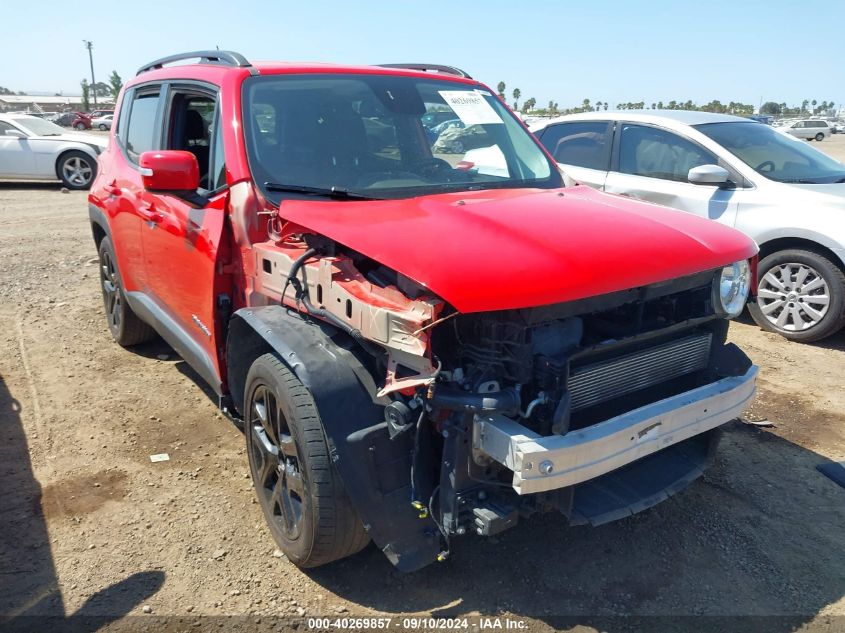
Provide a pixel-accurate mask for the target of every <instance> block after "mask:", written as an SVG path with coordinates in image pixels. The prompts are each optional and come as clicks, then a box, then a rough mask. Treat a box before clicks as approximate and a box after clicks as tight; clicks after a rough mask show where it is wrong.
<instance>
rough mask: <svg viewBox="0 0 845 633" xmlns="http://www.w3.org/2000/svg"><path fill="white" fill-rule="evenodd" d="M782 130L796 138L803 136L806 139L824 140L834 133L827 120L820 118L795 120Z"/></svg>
mask: <svg viewBox="0 0 845 633" xmlns="http://www.w3.org/2000/svg"><path fill="white" fill-rule="evenodd" d="M781 130H782V131H783V132H786V133H787V134H791V135H792V136H794V137H795V138H803V139H804V140H805V141H812V140H816V141H823V140H825V139H826V138H827V137H828V136H830V135H831V134H832V133H833V131H832V130H831V128H830V125H829V124H828V122H827V121H819V120H818V119H802V120H801V121H793V122H791V123H787V124H785V125H783V126H782V127H781Z"/></svg>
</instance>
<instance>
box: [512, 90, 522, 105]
mask: <svg viewBox="0 0 845 633" xmlns="http://www.w3.org/2000/svg"><path fill="white" fill-rule="evenodd" d="M521 95H522V92H521V91H520V89H519V88H514V89H513V109H514V110H518V109H519V97H520V96H521Z"/></svg>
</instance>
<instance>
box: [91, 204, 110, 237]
mask: <svg viewBox="0 0 845 633" xmlns="http://www.w3.org/2000/svg"><path fill="white" fill-rule="evenodd" d="M88 219H89V220H90V221H91V233H92V235H93V237H94V243H95V244H96V245H97V246H98V247H99V245H100V240H101V239H102V237H101V236H100V235H98V233H97V228H99V229H100V230H101V231H102V232H103V236H104V237H108V238H109V239H111V229H110V228H109V221H108V219H107V218H106V214H105V212H104V211H103V210H102V209H101V208H100V207H98V206H97V205H96V204H93V203H91V202H89V203H88ZM112 242H113V241H112ZM112 245H113V244H112Z"/></svg>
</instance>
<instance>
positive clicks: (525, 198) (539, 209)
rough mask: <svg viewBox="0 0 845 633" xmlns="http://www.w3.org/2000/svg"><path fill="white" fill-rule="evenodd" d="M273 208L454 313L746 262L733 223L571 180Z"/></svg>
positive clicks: (746, 244) (743, 240) (535, 302)
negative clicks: (548, 185) (552, 186)
mask: <svg viewBox="0 0 845 633" xmlns="http://www.w3.org/2000/svg"><path fill="white" fill-rule="evenodd" d="M280 215H281V216H282V217H283V218H284V219H286V220H291V221H293V222H295V223H296V224H299V225H301V226H303V227H306V228H309V229H311V230H313V231H315V232H318V233H321V234H323V235H325V236H327V237H330V238H331V239H333V240H335V241H336V242H339V243H340V244H344V245H345V246H347V247H349V248H352V249H354V250H356V251H358V252H359V253H363V254H364V255H367V256H368V257H371V258H372V259H374V260H376V261H378V262H380V263H381V264H383V265H385V266H388V267H390V268H392V269H393V270H396V271H398V272H400V273H402V274H403V275H406V276H408V277H410V278H411V279H413V280H415V281H416V282H418V283H420V284H422V285H423V286H426V287H428V288H430V289H431V290H432V291H433V292H434V293H436V294H437V295H438V296H440V297H441V298H443V299H445V300H446V301H448V302H449V303H450V304H451V305H452V306H454V307H455V308H456V309H457V310H458V311H460V312H465V313H466V312H484V311H488V310H507V309H512V308H523V307H532V306H540V305H547V304H552V303H560V302H564V301H571V300H575V299H583V298H585V297H590V296H596V295H602V294H606V293H609V292H614V291H617V290H626V289H629V288H634V287H637V286H644V285H647V284H652V283H656V282H659V281H666V280H669V279H674V278H677V277H683V276H685V275H690V274H693V273H697V272H701V271H704V270H709V269H715V268H717V267H719V266H724V265H726V264H730V263H733V262H735V261H738V260H740V259H746V258H749V257H751V256H752V255H754V254H755V253H756V252H757V247H756V245H755V244H754V242H753V241H752V240H751V239H750V238H748V237H746V236H745V235H743V234H742V233H740V232H739V231H736V230H734V229H731V228H727V227H725V226H722V225H720V224H718V223H717V222H713V221H711V220H705V219H702V218H698V217H695V216H692V215H690V214H687V213H683V212H680V211H674V210H672V209H667V208H665V207H659V206H656V205H652V204H648V203H645V202H638V201H635V200H629V199H626V198H622V197H620V196H615V195H609V194H604V193H600V192H598V191H595V190H593V189H590V188H589V187H583V186H577V187H572V188H569V189H564V190H557V189H556V190H548V189H510V190H488V191H476V192H462V193H454V194H452V193H450V194H441V195H436V196H427V197H420V198H412V199H405V200H385V201H374V202H369V201H367V202H336V201H325V202H323V201H319V202H318V201H312V200H286V201H284V202H282V205H281V210H280Z"/></svg>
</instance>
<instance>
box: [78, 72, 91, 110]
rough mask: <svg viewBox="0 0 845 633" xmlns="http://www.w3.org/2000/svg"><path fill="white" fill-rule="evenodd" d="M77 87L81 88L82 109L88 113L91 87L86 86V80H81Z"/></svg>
mask: <svg viewBox="0 0 845 633" xmlns="http://www.w3.org/2000/svg"><path fill="white" fill-rule="evenodd" d="M79 85H80V86H81V87H82V109H83V110H84V111H85V112H88V111H89V110H90V109H91V101H90V99H91V86H89V85H88V80H87V79H83V80H82V81H81V82H79Z"/></svg>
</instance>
